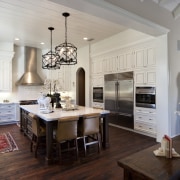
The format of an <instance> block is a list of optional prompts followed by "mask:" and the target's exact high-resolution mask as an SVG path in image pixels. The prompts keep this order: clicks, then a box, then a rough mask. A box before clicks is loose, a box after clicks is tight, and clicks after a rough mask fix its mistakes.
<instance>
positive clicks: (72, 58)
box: [55, 12, 77, 65]
mask: <svg viewBox="0 0 180 180" xmlns="http://www.w3.org/2000/svg"><path fill="white" fill-rule="evenodd" d="M62 15H63V16H64V17H65V42H64V43H62V44H60V45H59V46H56V48H55V52H56V54H57V55H58V57H59V60H58V63H59V64H60V65H75V64H77V48H76V47H75V46H74V45H73V44H71V43H68V42H67V17H68V16H70V14H69V13H67V12H65V13H63V14H62Z"/></svg>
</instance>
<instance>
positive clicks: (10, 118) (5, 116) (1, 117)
mask: <svg viewBox="0 0 180 180" xmlns="http://www.w3.org/2000/svg"><path fill="white" fill-rule="evenodd" d="M2 120H3V121H4V120H5V121H14V120H15V116H14V115H13V114H11V115H1V116H0V121H2Z"/></svg>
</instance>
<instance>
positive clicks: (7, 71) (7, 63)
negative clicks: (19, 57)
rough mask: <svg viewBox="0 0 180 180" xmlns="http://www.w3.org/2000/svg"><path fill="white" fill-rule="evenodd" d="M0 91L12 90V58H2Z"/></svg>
mask: <svg viewBox="0 0 180 180" xmlns="http://www.w3.org/2000/svg"><path fill="white" fill-rule="evenodd" d="M0 91H12V60H9V59H1V58H0Z"/></svg>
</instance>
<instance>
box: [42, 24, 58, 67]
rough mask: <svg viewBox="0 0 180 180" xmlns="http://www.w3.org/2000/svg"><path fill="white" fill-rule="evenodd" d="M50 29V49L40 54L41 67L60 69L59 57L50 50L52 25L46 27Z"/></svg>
mask: <svg viewBox="0 0 180 180" xmlns="http://www.w3.org/2000/svg"><path fill="white" fill-rule="evenodd" d="M48 29H49V30H50V31H51V50H50V51H49V52H48V53H46V54H44V55H42V68H43V69H49V70H51V69H60V63H59V61H58V60H59V57H58V55H57V54H56V53H55V52H53V51H52V31H53V30H54V28H53V27H48Z"/></svg>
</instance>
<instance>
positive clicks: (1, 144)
mask: <svg viewBox="0 0 180 180" xmlns="http://www.w3.org/2000/svg"><path fill="white" fill-rule="evenodd" d="M16 150H18V146H17V144H16V143H15V141H14V139H13V137H12V136H11V134H10V132H7V133H0V153H6V152H12V151H16Z"/></svg>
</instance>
